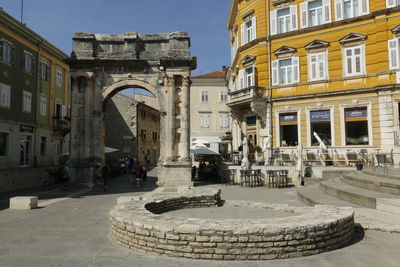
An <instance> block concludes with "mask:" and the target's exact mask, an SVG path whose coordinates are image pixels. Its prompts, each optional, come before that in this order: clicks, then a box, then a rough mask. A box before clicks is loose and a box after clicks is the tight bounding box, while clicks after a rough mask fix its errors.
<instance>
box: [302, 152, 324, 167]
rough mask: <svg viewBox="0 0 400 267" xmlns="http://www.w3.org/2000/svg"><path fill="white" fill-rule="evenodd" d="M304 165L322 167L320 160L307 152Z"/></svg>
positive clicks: (312, 153)
mask: <svg viewBox="0 0 400 267" xmlns="http://www.w3.org/2000/svg"><path fill="white" fill-rule="evenodd" d="M305 164H306V165H309V166H313V164H315V165H316V166H321V165H322V163H321V160H320V159H317V156H316V155H315V153H314V152H307V153H306V162H305Z"/></svg>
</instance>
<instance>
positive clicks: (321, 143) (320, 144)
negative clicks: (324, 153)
mask: <svg viewBox="0 0 400 267" xmlns="http://www.w3.org/2000/svg"><path fill="white" fill-rule="evenodd" d="M314 137H315V139H317V141H318V143H319V147H320V148H321V149H324V150H326V145H325V144H324V142H322V139H321V137H319V135H318V134H317V133H316V132H314Z"/></svg>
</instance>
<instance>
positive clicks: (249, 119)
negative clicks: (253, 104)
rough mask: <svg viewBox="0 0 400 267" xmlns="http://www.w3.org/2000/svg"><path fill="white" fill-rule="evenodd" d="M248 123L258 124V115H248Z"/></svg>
mask: <svg viewBox="0 0 400 267" xmlns="http://www.w3.org/2000/svg"><path fill="white" fill-rule="evenodd" d="M246 124H247V126H255V125H256V124H257V117H256V116H250V117H247V118H246Z"/></svg>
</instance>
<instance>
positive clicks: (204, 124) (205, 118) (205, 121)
mask: <svg viewBox="0 0 400 267" xmlns="http://www.w3.org/2000/svg"><path fill="white" fill-rule="evenodd" d="M200 127H201V128H209V127H210V114H200Z"/></svg>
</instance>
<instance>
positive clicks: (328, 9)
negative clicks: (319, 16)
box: [323, 0, 332, 23]
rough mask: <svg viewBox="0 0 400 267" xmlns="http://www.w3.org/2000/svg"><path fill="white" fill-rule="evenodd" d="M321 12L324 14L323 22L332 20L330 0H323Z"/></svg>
mask: <svg viewBox="0 0 400 267" xmlns="http://www.w3.org/2000/svg"><path fill="white" fill-rule="evenodd" d="M323 5H324V9H323V14H324V22H325V23H329V22H331V21H332V19H331V16H332V15H331V0H323Z"/></svg>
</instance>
